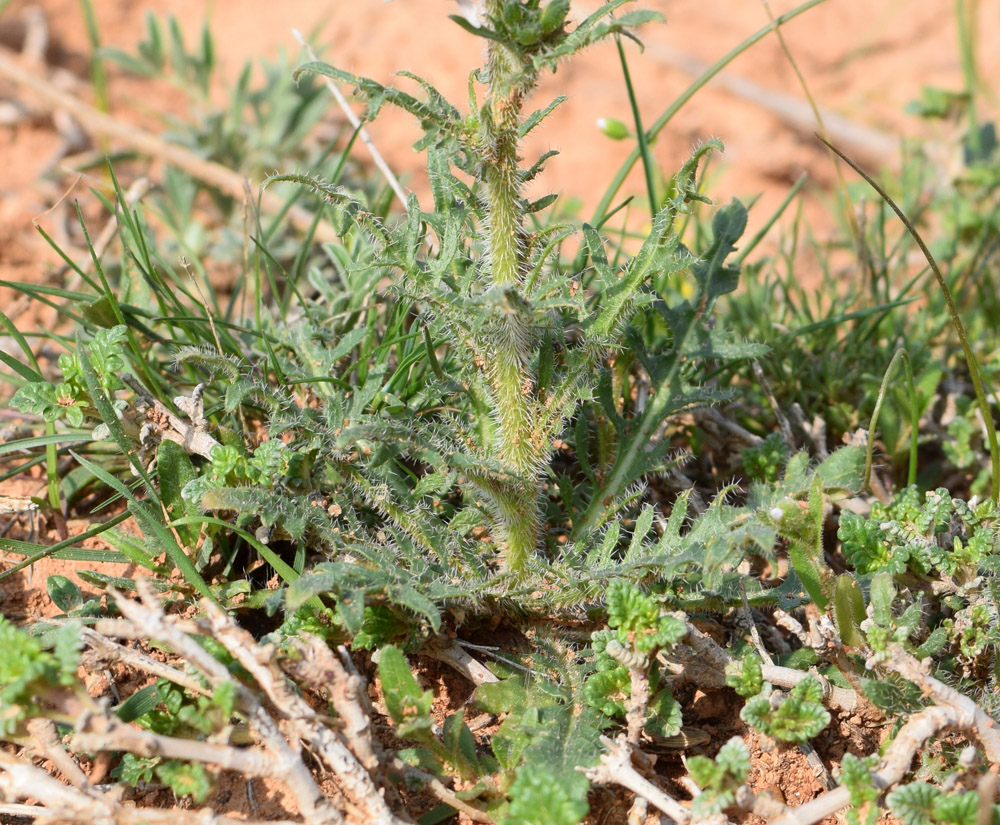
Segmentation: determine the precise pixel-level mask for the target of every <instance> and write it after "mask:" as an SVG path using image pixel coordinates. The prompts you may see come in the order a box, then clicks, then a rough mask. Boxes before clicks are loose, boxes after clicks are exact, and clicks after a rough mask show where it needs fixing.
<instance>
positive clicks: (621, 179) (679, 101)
mask: <svg viewBox="0 0 1000 825" xmlns="http://www.w3.org/2000/svg"><path fill="white" fill-rule="evenodd" d="M824 2H826V0H807V2H805V3H803V4H802V5H800V6H796V7H795V8H794V9H792V10H791V11H788V12H785V13H784V14H782V15H779V16H778V17H776V18H775V23H776V24H777V25H779V26H780V25H783V24H784V23H787V22H788V21H789V20H794V19H795V18H796V17H798V16H799V15H800V14H802V13H803V12H807V11H809V9H811V8H813V7H814V6H818V5H819V4H820V3H824ZM773 29H774V27H773V25H772V24H771V23H768V24H767V25H766V26H764V28H762V29H759V30H757V31H756V32H754V33H753V34H752V35H750V36H749V37H748V38H747V39H746V40H744V41H743V42H742V43H740V44H738V45H737V46H736V47H734V48H732V49H730V50H729V51H728V52H726V53H725V54H724V55H723V56H722V57H720V58H719V59H718V60H717V61H715V63H713V64H712V65H711V66H709V67H708V68H707V69H706V70H705V71H704V73H703V74H702V75H701V76H700V77H698V78H697V79H696V80H695V81H694V82H693V83H692V84H691V85H690V86H688V87H687V89H685V90H684V91H683V92H682V93H681V94H680V95H678V96H677V98H676V99H675V100H674V101H673V103H671V104H670V105H669V106H668V107H667V108H666V110H665V111H664V112H663V114H662V115H660V116H659V118H657V119H656V121H655V122H654V123H653V125H652V126H650V127H649V129H648V130H647V132H646V140H647V141H653V140H655V139H656V136H657V135H658V134H659V133H660V132H661V131H663V128H664V127H665V126H666V125H667V124H668V123H669V122H670V121H671V120H673V118H674V115H676V114H677V113H678V112H679V111H680V110H681V109H682V108H683V107H684V105H685V104H686V103H687V102H688V101H689V100H690V99H691V98H692V97H694V96H695V94H696V93H697V92H699V91H700V90H701V89H702V87H704V86H706V85H708V82H709V81H710V80H711V79H712V78H713V77H715V76H716V75H717V74H718V73H719V72H721V71H722V70H723V69H724V68H726V66H728V65H729V64H730V63H732V62H733V61H734V60H735V59H736V58H737V57H739V56H740V55H741V54H743V52H745V51H746V50H747V49H749V48H750V47H751V46H753V45H754V44H755V43H757V42H758V41H759V40H763V39H764V37H766V36H767V35H768V34H770V33H771V32H772V31H773ZM640 157H641V152H640V150H639V147H638V146H637V147H636V148H635V149H633V150H632V152H631V153H630V154H629V156H628V157H627V158H626V159H625V162H624V163H622V165H621V167H620V168H619V169H618V171H617V172H616V173H615V176H614V178H612V180H611V183H610V184H608V188H607V189H606V190H605V191H604V195H602V196H601V200H600V203H598V204H597V208H596V209H595V210H594V216H593V218H591V220H590V223H591V225H592V226H600V225H601V224H602V223H603V220H604V217H605V213H606V212H607V211H608V209H609V208H610V206H611V201H613V200H614V198H615V196H616V195H617V194H618V192H619V190H621V188H622V185H623V184H624V183H625V178H627V177H628V174H629V172H631V171H632V167H634V166H635V164H636V162H637V161H638V160H639V158H640Z"/></svg>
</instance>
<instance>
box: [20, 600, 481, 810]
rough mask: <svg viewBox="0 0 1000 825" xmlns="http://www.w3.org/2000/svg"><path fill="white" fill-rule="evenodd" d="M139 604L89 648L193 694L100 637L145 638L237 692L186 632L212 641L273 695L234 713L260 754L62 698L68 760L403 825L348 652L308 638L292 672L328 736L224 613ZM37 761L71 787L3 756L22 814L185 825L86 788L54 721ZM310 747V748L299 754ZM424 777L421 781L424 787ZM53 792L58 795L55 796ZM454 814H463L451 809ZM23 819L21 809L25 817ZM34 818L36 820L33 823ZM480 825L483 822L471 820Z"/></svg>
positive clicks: (253, 698)
mask: <svg viewBox="0 0 1000 825" xmlns="http://www.w3.org/2000/svg"><path fill="white" fill-rule="evenodd" d="M138 584H139V595H140V601H139V602H136V601H130V600H128V599H126V598H124V597H122V596H121V594H119V593H115V592H114V591H112V595H113V596H114V598H115V600H116V602H117V604H118V608H119V610H120V611H121V614H122V616H124V620H114V621H104V622H101V623H99V625H100V626H99V631H103V633H102V632H99V631H98V630H86V631H84V633H83V640H84V642H85V644H87V645H88V646H89V647H90V648H91V649H92V650H93V651H94V655H96V656H98V657H101V658H114V659H120V660H123V661H128V662H129V664H130V665H132V666H135V667H137V668H140V669H141V670H144V671H146V672H149V673H152V674H155V675H156V676H158V677H163V678H167V679H170V680H171V681H174V682H176V683H177V684H180V685H183V686H185V687H198V691H197V692H199V693H202V694H204V693H205V689H204V688H202V687H200V686H198V682H197V679H192V677H191V676H190V675H189V674H187V673H184V672H183V671H181V670H178V669H176V668H173V667H170V666H168V665H164V664H162V663H160V662H156V661H154V660H152V659H150V658H149V657H146V656H143V655H142V654H138V653H136V652H134V651H128V649H127V648H124V647H122V646H120V645H117V644H116V643H115V642H113V641H111V640H109V639H108V638H107V637H106V635H105V634H107V635H111V636H119V637H122V638H144V639H147V640H151V641H155V642H157V643H159V644H163V645H165V646H167V647H169V648H170V649H171V650H172V651H173V652H174V653H175V654H176V655H177V656H178V657H180V658H181V659H183V660H184V661H185V662H186V663H187V664H188V666H189V667H190V668H193V669H194V671H196V672H197V673H198V674H200V676H201V677H203V678H204V679H205V680H206V681H207V683H208V685H209V687H210V689H212V690H214V689H215V688H217V687H219V686H220V685H222V684H223V683H231V682H232V681H233V680H232V675H231V674H230V672H229V670H228V669H227V668H226V667H225V666H224V665H223V664H222V663H220V662H219V661H217V660H216V659H215V658H214V657H212V656H211V655H210V654H209V653H208V652H207V651H206V650H205V649H204V648H203V647H202V646H201V645H200V644H198V642H197V641H196V640H195V639H194V638H193V637H192V635H190V634H191V632H192V631H194V632H199V633H205V634H207V635H211V636H212V637H213V638H214V639H215V640H216V641H218V642H219V643H221V644H222V645H223V646H224V647H225V648H226V649H227V650H228V651H229V653H230V654H232V656H233V657H234V658H235V659H236V660H237V661H239V663H240V664H241V665H242V666H243V667H244V668H245V669H246V670H247V671H249V672H250V673H251V674H252V676H253V678H254V680H255V682H256V684H257V686H258V687H259V688H260V689H261V690H262V691H263V692H264V693H265V694H266V696H267V700H268V705H267V707H265V705H264V704H263V702H262V701H261V700H260V699H259V698H258V697H257V695H256V694H255V692H254V691H252V690H251V689H250V688H249V687H246V686H244V685H242V684H239V683H236V702H237V708H238V709H239V711H240V712H241V713H242V714H243V715H245V716H246V718H247V720H248V722H249V727H250V731H251V734H252V735H253V737H254V739H255V740H256V742H257V744H256V745H254V746H252V747H235V746H234V745H231V744H229V743H228V742H227V741H219V740H223V739H224V737H223V736H218V737H215V740H214V741H195V740H191V739H185V738H180V737H172V736H164V735H160V734H157V733H153V732H151V731H148V730H142V729H140V728H137V727H135V726H133V725H130V724H126V723H124V722H121V721H119V720H118V719H117V718H116V717H115V716H114V715H113V714H112V713H110V711H109V710H108V708H107V706H106V704H105V703H102V702H98V701H94V700H91V699H90V698H89V697H87V696H86V694H85V693H81V692H77V693H74V692H67V694H66V696H65V697H63V698H62V699H61V700H60V701H61V702H62V704H64V705H66V707H58V708H56V711H57V713H59V714H61V715H64V716H66V717H70V718H74V719H75V720H76V724H75V730H74V734H73V736H72V738H71V741H70V749H71V750H73V751H84V752H89V753H95V752H98V753H100V752H127V753H133V754H137V755H140V756H147V757H148V756H161V757H165V758H168V759H182V760H185V761H189V762H199V763H204V764H207V765H212V766H215V767H216V768H221V769H224V770H231V771H235V772H237V773H239V774H242V775H243V776H246V777H261V778H270V779H275V780H278V781H281V782H282V783H283V784H284V785H285V786H286V787H287V788H288V790H289V792H290V793H291V795H292V797H293V798H294V800H295V804H296V806H297V807H298V810H299V813H300V814H301V816H302V819H303V820H304V821H305V822H306V823H307V824H308V825H327V824H328V823H330V824H331V825H340V823H344V822H345V821H360V819H362V818H363V819H364V820H365V821H366V822H370V823H373V825H403V823H404V822H405V821H406V820H404V819H401V818H399V817H397V816H396V815H395V814H394V813H393V812H392V810H391V809H390V807H389V804H388V802H387V801H386V797H387V794H386V791H387V790H388V789H387V788H385V787H381V786H380V785H379V782H380V780H381V776H382V772H383V769H384V768H385V767H386V766H387V765H395V762H394V760H392V759H391V758H387V757H386V755H385V754H383V753H382V751H381V749H380V748H379V746H378V743H377V742H376V740H375V739H374V737H373V736H372V733H371V723H370V718H371V709H370V707H369V706H368V703H367V697H366V695H365V686H364V682H363V680H362V679H361V677H360V675H359V674H358V673H357V671H356V670H355V669H354V666H353V664H352V663H351V661H350V659H349V657H348V656H347V652H346V650H343V649H341V651H340V656H339V658H338V656H337V655H335V654H334V653H333V652H332V651H331V650H329V648H327V646H326V644H325V643H324V642H323V641H322V640H320V639H319V638H317V637H313V636H308V635H306V636H304V637H303V638H302V640H301V646H300V648H299V651H300V653H301V658H300V660H299V661H298V662H296V663H293V664H292V665H291V666H290V668H289V669H290V670H291V672H293V673H294V674H295V675H296V676H297V677H300V678H302V681H303V682H306V683H309V684H312V685H317V686H318V685H322V686H323V689H324V690H323V692H324V693H325V695H326V696H327V698H329V700H330V702H331V703H332V704H333V706H334V708H335V709H336V711H337V714H338V715H339V717H340V718H339V720H338V721H339V722H341V723H342V730H340V731H339V732H338V731H337V730H334V729H333V728H332V727H331V726H330V721H331V720H330V719H329V718H328V717H325V716H321V715H320V714H318V713H316V711H314V710H313V709H312V708H311V707H310V706H309V705H308V703H307V702H306V701H305V700H304V699H303V698H302V696H301V695H300V694H299V693H298V692H297V690H296V688H295V686H294V685H293V684H291V683H290V681H289V679H288V678H287V677H286V676H285V674H284V673H283V672H282V671H281V670H280V669H279V668H278V665H277V663H276V657H275V656H274V653H275V650H274V648H273V646H261V645H259V644H257V642H256V641H255V640H254V639H253V638H252V637H251V636H250V635H249V634H248V633H246V632H245V631H244V630H242V629H241V628H239V627H238V626H237V625H236V624H235V622H234V621H233V620H232V619H231V618H230V617H229V616H228V615H227V614H225V613H224V612H223V611H221V610H219V609H217V608H214V607H213V606H211V605H203V608H204V609H205V611H206V613H207V615H208V620H207V621H202V622H198V623H192V622H190V621H185V620H181V619H179V618H177V617H172V616H167V615H166V614H165V613H164V611H163V609H162V608H161V606H160V605H159V603H158V601H157V599H156V596H155V594H154V593H153V592H152V589H151V588H150V587H149V585H148V584H146V583H145V582H143V581H140V582H139V583H138ZM30 732H31V734H32V750H33V752H34V753H35V754H36V755H37V756H39V757H43V758H45V759H48V760H49V761H50V763H51V764H52V765H53V766H54V767H55V768H56V769H57V770H58V771H59V772H61V773H62V774H63V775H64V776H65V777H66V778H67V779H68V780H69V782H70V783H71V784H70V785H66V784H64V783H62V782H61V781H59V780H58V779H56V778H55V777H53V776H50V775H49V774H48V773H46V772H45V771H43V770H41V769H39V768H36V767H35V766H33V765H31V764H30V762H27V761H26V760H24V759H18V758H16V757H14V756H12V755H10V754H6V753H0V796H2V798H3V799H4V800H5V801H8V802H11V803H13V802H17V801H25V800H29V801H34V800H44V802H43V804H42V805H40V806H31V805H28V806H24V805H19V806H17V807H18V810H19V812H20V813H19V815H33V816H39V817H41V818H43V819H48V820H49V821H51V820H52V818H53V817H55V818H56V819H57V820H58V821H60V822H63V821H65V822H73V823H75V822H87V823H91V822H102V823H103V822H108V823H115V825H117V823H123V825H125V824H126V823H128V824H130V823H137V822H139V821H140V820H142V821H145V822H149V823H159V822H164V823H166V822H167V816H171V817H173V818H172V819H171V820H170V823H171V825H178V819H177V817H178V816H179V814H178V813H176V812H170V813H164V814H160V813H157V812H155V811H147V810H146V809H134V808H130V807H127V806H126V805H125V804H123V802H122V800H121V799H120V789H119V791H118V795H116V794H104V793H100V792H98V790H97V789H95V788H94V787H93V786H90V785H89V784H88V780H87V777H86V776H85V775H84V773H83V772H82V771H81V769H80V768H79V766H78V764H77V763H76V761H75V760H74V759H73V758H72V757H71V755H70V754H69V753H68V752H67V751H66V750H65V749H64V747H63V745H62V743H60V742H59V740H58V737H57V736H56V733H55V729H54V726H53V724H52V723H51V722H50V721H49V720H47V719H37V720H34V721H33V722H32V723H31V729H30ZM303 745H304V746H305V748H303V747H302V746H303ZM304 750H305V751H308V752H309V753H311V754H312V755H314V756H315V757H316V758H318V759H319V760H320V761H321V762H322V763H323V764H324V765H325V766H326V767H327V768H329V769H330V770H331V771H332V772H333V773H334V774H335V775H336V777H337V779H338V780H339V786H340V788H341V789H342V790H343V792H344V793H345V794H346V796H347V799H348V803H347V804H349V805H350V806H352V808H351V812H352V815H351V816H350V818H349V819H347V818H345V815H344V814H343V813H342V812H341V811H340V810H338V809H337V807H335V806H334V804H333V803H332V802H331V801H330V799H328V798H327V797H326V795H325V794H324V793H323V792H322V791H321V790H320V788H319V787H318V786H317V784H316V781H315V779H314V778H313V770H312V769H311V768H310V766H309V765H307V764H306V762H305V761H304V759H303V751H304ZM421 778H423V777H421ZM54 787H55V788H58V792H56V790H54V789H53V788H54ZM431 790H432V791H434V792H435V793H436V794H437V795H438V796H439V797H440V798H442V799H443V800H445V801H447V802H448V803H449V804H455V806H456V807H458V808H460V809H465V808H469V806H468V805H466V804H465V803H462V802H461V800H458V799H457V798H455V797H454V795H453V794H452V793H451V792H450V791H448V789H447V788H445V787H444V786H443V785H442V784H441V783H440V782H437V783H434V786H433V787H432V788H431ZM456 803H458V804H456ZM22 809H23V810H22ZM28 809H30V810H31V813H29V812H28ZM467 813H469V814H470V815H475V816H474V818H476V819H479V820H480V821H482V812H480V811H477V810H476V809H474V808H469V810H468V811H467ZM180 822H181V823H186V822H191V823H205V825H208V824H209V823H211V825H216V823H218V824H219V825H223V824H224V823H228V822H230V820H229V819H227V818H226V817H221V816H217V815H216V814H214V813H213V812H212V811H210V810H208V809H205V810H203V811H198V812H184V814H183V815H182V816H181V819H180Z"/></svg>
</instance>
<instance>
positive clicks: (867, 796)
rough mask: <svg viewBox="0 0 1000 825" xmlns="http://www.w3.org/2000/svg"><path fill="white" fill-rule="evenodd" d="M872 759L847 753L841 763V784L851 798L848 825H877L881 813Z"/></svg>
mask: <svg viewBox="0 0 1000 825" xmlns="http://www.w3.org/2000/svg"><path fill="white" fill-rule="evenodd" d="M873 761H876V760H874V759H873V758H871V757H867V758H865V759H861V758H859V757H857V756H855V755H854V754H853V753H845V754H844V757H843V759H842V760H841V763H840V769H841V783H842V784H843V786H844V787H845V788H847V790H848V792H849V793H850V796H851V807H850V808H848V809H847V825H875V822H876V820H877V819H878V817H879V814H880V813H881V811H880V809H879V807H878V805H877V804H876V803H877V801H878V798H879V790H878V788H876V787H875V783H874V782H873V781H872V776H871V768H872V767H874V765H872V762H873Z"/></svg>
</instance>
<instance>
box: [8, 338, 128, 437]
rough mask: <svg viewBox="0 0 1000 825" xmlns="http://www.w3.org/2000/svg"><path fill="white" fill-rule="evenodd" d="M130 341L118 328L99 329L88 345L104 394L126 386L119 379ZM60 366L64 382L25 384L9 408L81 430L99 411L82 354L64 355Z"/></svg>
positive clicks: (58, 362) (91, 364) (59, 363)
mask: <svg viewBox="0 0 1000 825" xmlns="http://www.w3.org/2000/svg"><path fill="white" fill-rule="evenodd" d="M127 338H128V333H127V331H126V328H125V327H124V326H120V325H119V326H115V327H111V328H110V329H99V330H98V331H97V332H96V333H94V337H93V339H92V340H91V341H90V342H89V343H87V344H86V345H85V346H86V348H87V350H88V356H89V360H90V366H91V367H92V369H93V371H94V374H95V375H96V377H97V382H98V386H99V387H100V388H101V389H102V390H104V391H105V392H109V393H110V392H112V391H113V390H116V389H119V388H120V387H121V386H123V385H122V382H121V379H120V377H119V376H120V375H121V373H122V372H123V371H124V370H125V368H126V362H125V357H124V352H125V343H126V340H127ZM57 364H58V366H59V370H60V372H61V373H62V380H61V381H57V382H55V383H51V382H49V381H32V382H30V383H28V384H25V385H24V386H23V387H21V388H20V389H19V390H18V391H17V392H16V393H15V394H14V397H13V398H11V400H10V404H11V406H12V407H15V408H16V409H19V410H21V412H25V413H32V414H34V415H40V416H41V417H42V419H43V420H44V421H46V422H49V423H52V422H55V421H58V420H60V419H61V418H65V419H66V421H67V423H68V424H69V425H70V426H71V427H82V426H83V424H84V421H85V419H86V418H89V417H95V416H96V415H97V411H96V407H95V404H94V401H93V399H92V398H91V397H90V391H89V390H88V388H87V382H86V378H85V374H84V372H85V371H84V368H83V366H82V363H81V357H80V353H79V352H71V353H66V352H64V353H62V354H61V355H60V356H59V358H58V361H57Z"/></svg>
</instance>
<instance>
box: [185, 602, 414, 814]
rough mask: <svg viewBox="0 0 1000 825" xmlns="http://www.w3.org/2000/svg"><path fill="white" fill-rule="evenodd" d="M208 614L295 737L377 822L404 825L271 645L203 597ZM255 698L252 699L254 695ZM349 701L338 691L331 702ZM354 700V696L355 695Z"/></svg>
mask: <svg viewBox="0 0 1000 825" xmlns="http://www.w3.org/2000/svg"><path fill="white" fill-rule="evenodd" d="M202 608H203V609H204V610H205V612H206V614H207V615H208V621H209V624H210V626H211V629H212V636H213V637H214V638H215V640H216V641H218V642H219V643H220V644H222V646H223V647H225V648H226V650H228V651H229V653H230V655H231V656H233V657H234V658H235V659H236V660H237V661H238V662H239V663H240V664H241V665H242V666H243V667H244V668H246V669H247V671H249V673H250V674H251V675H252V676H253V677H254V680H255V681H256V682H257V684H258V686H259V687H260V688H261V690H263V691H264V693H265V694H266V695H267V698H268V699H269V700H270V701H271V703H272V704H273V705H274V706H275V708H277V709H278V711H279V712H280V713H281V714H282V716H283V717H284V720H285V725H286V727H287V729H288V730H290V731H291V732H292V734H293V738H294V739H295V740H297V741H298V742H302V743H303V744H306V745H308V746H309V747H310V749H311V750H312V751H313V753H315V754H316V755H317V756H318V757H319V758H320V759H321V760H322V761H323V762H324V763H325V764H326V765H327V767H328V768H330V770H332V771H333V772H334V773H335V774H336V775H337V778H338V779H339V780H340V782H341V784H342V786H343V788H344V790H345V791H346V792H347V794H348V795H349V796H350V797H351V799H352V800H353V802H354V803H355V804H356V805H357V806H358V807H359V808H360V809H361V810H362V811H364V813H365V815H366V819H367V821H369V822H372V823H376V825H405V823H404V820H402V819H400V818H398V817H397V816H396V815H395V814H394V813H393V812H392V811H391V810H390V808H389V806H388V804H387V803H386V801H385V798H384V796H383V795H382V793H381V792H380V790H379V788H378V787H377V786H376V784H375V782H374V781H373V779H372V776H371V775H370V774H369V772H368V771H367V770H365V768H364V766H363V765H362V764H361V762H360V761H359V760H358V758H357V757H356V756H355V755H354V754H353V753H352V752H351V750H350V749H349V748H348V747H347V745H346V744H344V742H343V741H342V740H341V739H340V738H339V737H338V736H337V735H336V734H335V733H334V732H333V731H332V730H331V729H330V728H329V727H327V726H326V725H325V724H324V722H323V721H322V720H321V719H320V717H319V715H318V714H317V713H316V711H314V710H313V709H312V708H311V707H310V706H309V704H308V703H307V702H306V701H305V699H303V698H302V696H301V695H300V694H299V693H297V692H296V691H295V690H293V688H292V686H291V685H290V684H289V683H288V681H287V679H286V678H285V675H284V673H282V672H281V670H280V669H279V668H278V666H277V664H276V663H275V662H274V658H273V655H274V650H273V648H271V647H270V646H267V645H265V646H261V645H258V644H257V643H256V642H255V641H254V638H253V637H252V636H251V635H250V634H249V633H247V632H246V631H245V630H243V629H241V628H240V627H238V626H237V625H236V624H235V622H233V620H232V619H231V618H230V617H229V615H228V614H226V613H225V612H224V611H223V610H222V609H221V608H219V607H218V606H216V605H214V604H212V603H211V602H208V601H203V602H202ZM253 701H254V702H256V698H254V700H253ZM349 701H351V700H350V698H349V697H348V695H346V694H343V695H340V696H339V697H338V698H337V700H336V702H335V706H336V705H337V704H338V703H339V704H341V706H343V703H346V702H349ZM355 701H356V699H355Z"/></svg>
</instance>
